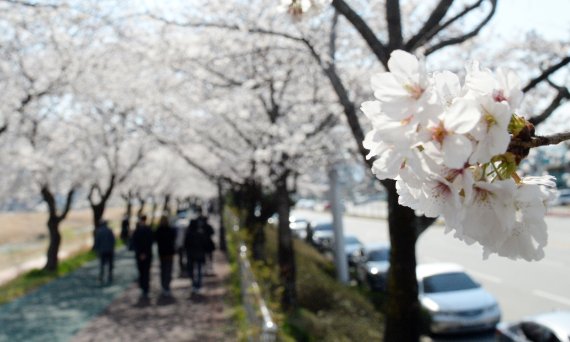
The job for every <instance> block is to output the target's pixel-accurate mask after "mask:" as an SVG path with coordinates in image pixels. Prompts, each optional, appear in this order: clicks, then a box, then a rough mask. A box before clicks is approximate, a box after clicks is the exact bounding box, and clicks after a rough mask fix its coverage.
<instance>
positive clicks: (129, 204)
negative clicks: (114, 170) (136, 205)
mask: <svg viewBox="0 0 570 342" xmlns="http://www.w3.org/2000/svg"><path fill="white" fill-rule="evenodd" d="M123 198H124V199H125V204H126V206H125V215H126V216H127V217H128V218H129V219H130V218H131V216H132V215H133V195H132V193H131V192H130V191H129V192H128V194H127V195H126V196H124V197H123Z"/></svg>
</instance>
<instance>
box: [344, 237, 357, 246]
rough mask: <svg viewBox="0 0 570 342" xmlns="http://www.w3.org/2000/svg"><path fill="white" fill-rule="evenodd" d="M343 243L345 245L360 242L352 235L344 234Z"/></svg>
mask: <svg viewBox="0 0 570 342" xmlns="http://www.w3.org/2000/svg"><path fill="white" fill-rule="evenodd" d="M344 243H345V244H347V245H355V244H360V240H358V239H357V238H356V237H354V236H345V237H344Z"/></svg>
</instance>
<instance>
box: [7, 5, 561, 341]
mask: <svg viewBox="0 0 570 342" xmlns="http://www.w3.org/2000/svg"><path fill="white" fill-rule="evenodd" d="M0 7H1V8H0V9H1V10H2V12H1V13H2V15H0V25H1V26H2V27H3V28H5V30H3V31H2V32H3V33H2V35H1V36H0V51H1V52H0V53H1V55H2V59H1V60H0V65H1V68H0V84H1V87H2V92H1V94H0V96H1V97H2V100H1V102H0V146H1V152H0V164H1V167H2V169H3V170H6V171H7V172H4V173H3V176H2V181H1V182H0V191H2V196H3V197H4V198H6V197H11V196H13V195H14V194H21V196H22V197H27V198H31V197H34V196H37V195H41V196H42V198H43V200H44V201H45V203H46V204H47V205H48V208H49V213H50V220H49V222H48V228H49V230H50V237H51V241H52V242H53V243H52V245H53V246H54V247H53V248H50V251H51V252H50V255H51V259H50V258H48V259H49V260H52V262H51V264H50V263H49V262H48V264H49V265H48V266H50V267H53V265H54V263H55V265H57V257H56V256H57V253H55V256H54V250H55V251H57V246H58V245H59V239H60V238H59V237H58V234H59V233H58V228H57V227H58V225H59V223H60V222H61V221H62V220H63V219H64V218H65V215H66V213H67V212H68V210H69V208H70V207H71V200H72V198H73V194H74V193H81V194H82V196H84V197H86V198H87V200H88V203H89V205H90V206H91V208H92V210H93V215H94V222H96V221H97V220H99V219H100V218H101V217H102V215H103V214H104V210H105V207H106V205H107V203H108V201H109V199H110V198H111V197H112V196H113V195H115V196H116V195H119V194H120V195H122V196H124V198H126V199H127V200H130V199H131V198H132V197H133V196H134V197H136V196H139V197H141V198H142V199H144V198H146V197H149V196H151V195H152V196H155V197H161V198H162V197H164V198H165V199H168V198H170V197H175V196H182V195H187V194H189V193H192V191H196V189H198V188H199V184H201V183H204V182H209V183H211V184H215V185H217V186H218V188H219V190H220V192H229V193H232V194H233V198H234V200H235V204H236V205H237V206H238V207H239V208H241V211H242V212H243V213H244V215H243V224H244V226H245V227H247V228H248V230H249V232H250V234H251V235H252V240H253V246H252V247H253V248H252V250H253V253H254V257H256V258H263V248H262V246H263V241H264V234H263V225H264V223H265V222H266V218H267V217H269V216H271V215H272V214H273V213H275V212H277V213H278V216H279V227H278V231H279V234H278V236H279V262H280V272H281V273H280V274H281V279H282V281H283V285H284V289H285V291H284V293H283V300H282V302H283V305H284V308H286V309H294V308H295V305H296V299H295V298H296V294H295V277H296V275H295V264H294V257H293V256H294V255H293V249H292V238H291V233H290V230H289V225H288V218H289V210H290V204H291V202H290V195H291V194H293V193H294V192H295V191H296V185H297V183H298V180H299V179H300V178H302V177H308V175H309V174H311V173H316V174H317V176H318V175H319V174H321V175H322V174H324V173H325V169H326V167H327V165H328V164H329V163H331V162H333V161H334V160H335V159H336V158H339V157H340V156H343V155H345V154H346V153H347V152H348V153H349V154H350V155H351V156H353V157H354V158H355V159H359V160H360V161H361V162H362V163H365V164H367V165H368V166H369V167H370V168H371V170H372V172H373V173H374V174H375V175H376V176H377V177H378V178H379V179H380V180H381V183H382V185H383V186H384V187H385V188H386V190H387V192H388V194H389V196H388V205H389V218H388V221H389V231H390V242H391V244H392V247H393V248H392V255H391V262H392V265H393V267H391V269H390V284H389V286H388V287H389V289H388V293H389V295H388V298H389V299H388V301H389V302H388V305H387V310H386V329H385V337H386V340H388V341H413V340H417V339H418V338H419V330H418V326H419V324H416V322H418V320H419V303H418V300H417V283H416V279H415V265H416V259H415V243H416V240H417V238H418V236H419V234H421V232H422V231H423V230H425V229H426V228H428V227H429V225H430V224H431V223H432V222H433V220H434V217H436V216H438V215H441V216H443V217H444V218H445V220H446V224H447V228H448V230H450V231H453V232H454V234H455V235H456V236H457V237H459V238H461V239H463V240H465V241H466V242H468V243H473V242H478V243H480V244H481V245H482V246H483V248H484V253H485V254H488V253H498V254H500V255H505V256H508V257H513V258H525V259H539V258H541V256H542V254H543V251H542V249H543V247H544V245H545V244H546V229H545V228H546V227H545V225H544V221H543V216H544V212H545V207H544V203H545V201H546V200H547V199H548V198H550V197H551V196H552V194H553V191H552V181H551V180H550V179H547V178H529V177H522V176H523V175H521V174H519V173H517V171H516V170H517V165H518V163H519V162H520V160H521V159H522V158H524V157H525V156H526V154H527V153H528V149H529V148H531V147H535V146H538V145H543V144H546V143H551V142H558V141H561V140H564V138H565V136H559V137H556V139H552V138H536V137H534V129H533V128H532V127H531V125H530V124H531V123H532V124H535V125H537V124H540V123H542V122H544V121H545V120H546V119H547V118H548V121H546V123H545V124H546V125H547V124H548V123H549V122H550V123H554V125H556V124H557V121H558V122H563V121H564V118H562V117H561V115H560V114H559V113H561V112H562V111H561V110H558V111H557V109H558V108H559V106H561V105H563V104H564V103H565V101H566V100H567V99H568V98H569V93H568V89H567V88H566V86H565V84H564V82H563V80H564V77H565V73H567V72H568V68H567V65H568V63H569V62H570V57H569V56H568V54H569V52H568V42H567V41H566V42H561V41H549V40H548V39H546V38H544V37H540V36H538V35H536V34H529V35H526V36H524V37H523V36H521V37H520V38H521V39H520V41H510V42H504V41H500V40H495V42H494V43H492V42H490V40H493V37H494V36H495V35H494V32H492V31H490V30H488V31H486V29H487V28H488V27H489V23H492V18H493V17H494V16H497V15H500V14H497V13H496V9H497V1H496V0H487V1H485V0H477V1H476V0H473V1H450V0H441V1H430V2H429V4H427V3H426V2H421V4H420V2H419V1H418V2H416V1H406V2H400V1H397V0H386V1H380V2H372V3H368V2H360V1H350V2H346V1H344V0H333V1H332V2H330V1H310V0H304V1H297V0H290V1H284V2H283V3H282V5H281V6H277V5H276V4H274V3H270V2H268V1H261V0H257V1H251V2H247V3H244V2H234V3H228V2H224V1H207V2H206V1H204V2H199V1H193V2H188V3H187V2H182V1H180V2H176V1H175V2H169V3H168V5H156V6H154V7H143V5H140V4H139V5H136V6H135V5H132V4H126V3H121V2H117V3H116V4H107V5H104V6H103V5H99V4H97V2H96V1H93V2H90V1H81V2H76V1H67V2H66V1H61V2H57V1H56V2H53V1H51V2H42V1H38V2H26V1H18V0H14V1H8V0H3V1H0ZM415 54H417V55H418V56H420V58H421V59H420V60H418V59H417V57H415V56H414V55H415ZM470 59H480V60H481V66H479V65H478V64H476V63H472V64H468V65H467V66H465V65H464V64H463V63H464V61H466V60H470ZM501 65H502V66H508V67H510V68H511V69H512V70H514V71H506V70H497V71H489V70H488V69H487V67H497V66H501ZM442 66H445V68H446V69H447V71H440V70H441V69H442ZM465 67H466V68H465ZM428 68H429V70H428ZM431 70H435V72H432V71H431ZM373 75H376V76H373ZM371 77H372V87H370V86H369V84H370V78H371ZM561 80H562V81H561ZM523 95H525V97H524V99H523ZM373 98H375V100H374V101H368V102H365V101H367V100H372V99H373ZM361 104H362V112H361V111H360V110H359V107H360V106H361ZM364 114H365V115H364ZM524 118H526V119H528V121H525V119H524ZM554 125H551V126H554ZM366 131H370V133H369V134H368V135H366V138H365V132H366ZM351 136H352V138H351ZM8 194H9V195H10V196H8ZM34 194H36V195H34ZM57 198H65V199H67V200H65V201H64V200H56V199H57ZM62 203H63V206H62V207H61V208H58V206H57V204H62ZM416 214H423V215H422V216H416ZM482 217H484V218H485V220H486V221H485V222H482V221H481V219H480V218H482ZM475 218H476V219H475ZM481 227H483V228H484V229H481ZM52 232H53V234H52ZM50 246H51V245H50Z"/></svg>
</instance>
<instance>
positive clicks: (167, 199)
mask: <svg viewBox="0 0 570 342" xmlns="http://www.w3.org/2000/svg"><path fill="white" fill-rule="evenodd" d="M162 214H163V215H166V216H170V194H166V195H164V203H163V205H162Z"/></svg>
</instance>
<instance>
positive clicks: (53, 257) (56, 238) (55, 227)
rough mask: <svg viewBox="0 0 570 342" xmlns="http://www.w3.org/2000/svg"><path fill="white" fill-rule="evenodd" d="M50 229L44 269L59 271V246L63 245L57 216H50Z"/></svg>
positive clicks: (48, 224)
mask: <svg viewBox="0 0 570 342" xmlns="http://www.w3.org/2000/svg"><path fill="white" fill-rule="evenodd" d="M47 226H48V231H49V245H48V250H47V254H46V257H47V261H46V265H45V267H44V269H45V270H46V271H51V272H53V271H57V267H58V265H59V258H58V254H59V246H60V245H61V234H60V233H59V221H58V220H57V218H53V217H51V216H50V218H49V219H48V223H47Z"/></svg>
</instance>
